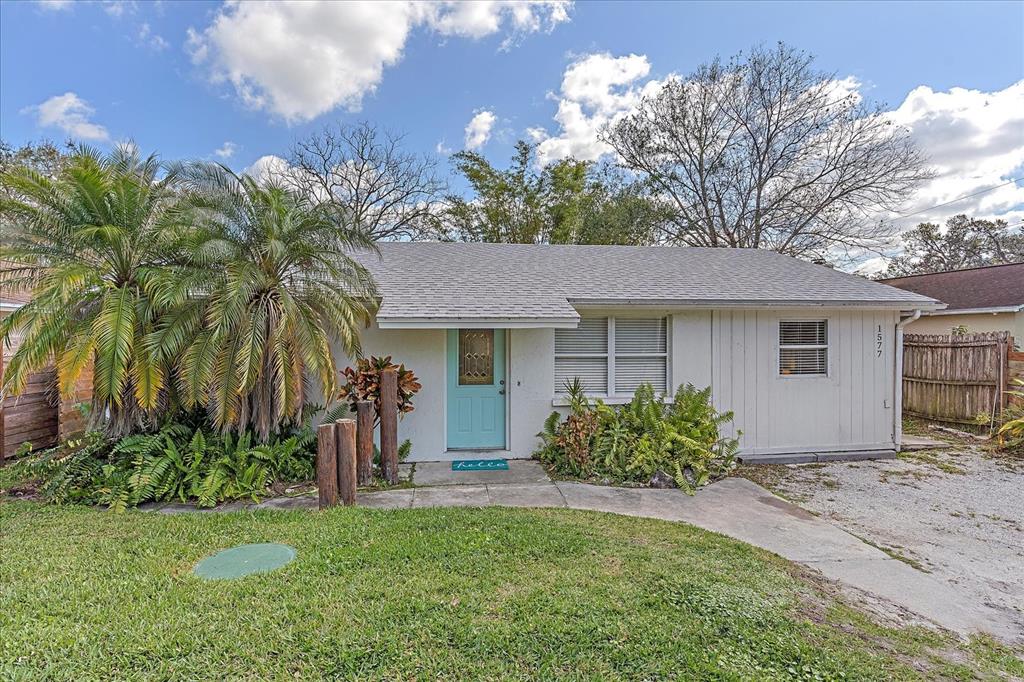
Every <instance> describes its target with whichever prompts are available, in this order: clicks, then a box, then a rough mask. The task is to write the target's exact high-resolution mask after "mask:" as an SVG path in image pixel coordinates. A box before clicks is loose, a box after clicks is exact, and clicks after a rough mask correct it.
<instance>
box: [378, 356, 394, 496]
mask: <svg viewBox="0 0 1024 682" xmlns="http://www.w3.org/2000/svg"><path fill="white" fill-rule="evenodd" d="M380 464H381V467H380V468H381V470H382V473H383V474H384V480H385V481H387V482H388V483H389V484H390V485H395V484H397V483H398V372H397V371H396V370H393V369H386V370H384V371H383V372H381V375H380Z"/></svg>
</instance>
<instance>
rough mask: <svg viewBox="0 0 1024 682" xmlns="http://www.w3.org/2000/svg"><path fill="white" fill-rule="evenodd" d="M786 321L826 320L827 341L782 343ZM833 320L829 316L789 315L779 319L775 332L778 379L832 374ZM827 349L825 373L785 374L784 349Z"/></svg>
mask: <svg viewBox="0 0 1024 682" xmlns="http://www.w3.org/2000/svg"><path fill="white" fill-rule="evenodd" d="M786 322H824V323H825V343H782V325H783V324H785V323H786ZM831 327H832V322H831V320H830V319H829V318H827V317H788V318H784V319H780V320H779V324H778V326H777V327H776V334H775V376H776V378H778V379H787V380H789V379H828V378H829V377H830V376H832V349H831V345H832V330H831ZM793 348H798V349H812V350H821V349H824V350H825V373H824V374H821V373H818V374H783V373H782V369H781V367H782V351H783V350H786V349H793Z"/></svg>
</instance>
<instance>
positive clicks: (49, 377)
mask: <svg viewBox="0 0 1024 682" xmlns="http://www.w3.org/2000/svg"><path fill="white" fill-rule="evenodd" d="M56 384H57V372H56V370H54V369H46V370H43V371H42V372H36V373H35V374H32V375H31V376H29V378H28V384H27V385H26V386H25V390H24V391H23V392H22V393H21V394H20V395H17V396H11V397H8V398H5V399H4V401H3V407H2V412H0V419H2V420H3V457H4V458H7V457H10V456H12V455H13V454H14V453H15V452H16V451H17V450H18V448H19V447H21V444H22V443H25V442H30V443H32V448H33V449H35V450H39V449H41V448H48V447H50V446H51V445H54V444H56V443H57V437H58V432H59V430H58V424H57V422H58V419H57V413H58V409H57V406H56V404H55V400H54V396H55V394H56Z"/></svg>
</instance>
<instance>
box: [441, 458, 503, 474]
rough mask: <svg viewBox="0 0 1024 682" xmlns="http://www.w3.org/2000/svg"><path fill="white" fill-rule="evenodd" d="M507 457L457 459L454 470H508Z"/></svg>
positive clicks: (453, 465)
mask: <svg viewBox="0 0 1024 682" xmlns="http://www.w3.org/2000/svg"><path fill="white" fill-rule="evenodd" d="M507 469H508V460H507V459H457V460H455V461H454V462H452V471H506V470H507Z"/></svg>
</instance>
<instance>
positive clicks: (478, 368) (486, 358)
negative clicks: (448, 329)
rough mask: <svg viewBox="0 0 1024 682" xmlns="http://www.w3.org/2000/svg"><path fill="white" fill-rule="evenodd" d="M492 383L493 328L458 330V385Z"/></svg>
mask: <svg viewBox="0 0 1024 682" xmlns="http://www.w3.org/2000/svg"><path fill="white" fill-rule="evenodd" d="M493 383H494V330H493V329H460V330H459V386H481V385H489V384H493Z"/></svg>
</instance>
